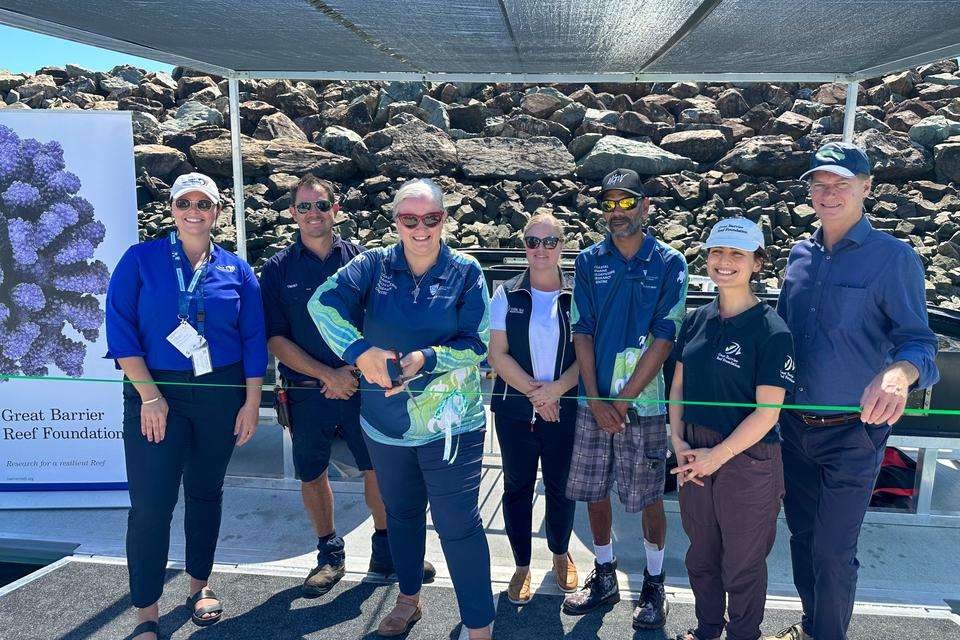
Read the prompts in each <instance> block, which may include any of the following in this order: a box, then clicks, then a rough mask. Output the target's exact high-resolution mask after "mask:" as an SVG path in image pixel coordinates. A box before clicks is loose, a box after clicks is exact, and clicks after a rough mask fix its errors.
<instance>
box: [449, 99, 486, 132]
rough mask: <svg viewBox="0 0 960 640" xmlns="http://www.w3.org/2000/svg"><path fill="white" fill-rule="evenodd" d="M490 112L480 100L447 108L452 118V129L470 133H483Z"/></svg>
mask: <svg viewBox="0 0 960 640" xmlns="http://www.w3.org/2000/svg"><path fill="white" fill-rule="evenodd" d="M488 112H489V110H488V109H487V106H486V105H485V104H483V103H482V102H480V101H479V100H470V102H468V103H467V104H451V105H448V106H447V116H448V117H449V118H450V127H451V128H453V129H461V130H463V131H468V132H470V133H480V132H481V131H483V126H484V123H485V122H486V119H487V114H488Z"/></svg>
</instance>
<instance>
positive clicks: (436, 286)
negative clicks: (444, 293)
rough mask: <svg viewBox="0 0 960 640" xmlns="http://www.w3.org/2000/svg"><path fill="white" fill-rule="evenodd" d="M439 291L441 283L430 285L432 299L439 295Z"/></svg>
mask: <svg viewBox="0 0 960 640" xmlns="http://www.w3.org/2000/svg"><path fill="white" fill-rule="evenodd" d="M437 291H440V284H439V283H437V284H432V285H430V297H433V296H435V295H437Z"/></svg>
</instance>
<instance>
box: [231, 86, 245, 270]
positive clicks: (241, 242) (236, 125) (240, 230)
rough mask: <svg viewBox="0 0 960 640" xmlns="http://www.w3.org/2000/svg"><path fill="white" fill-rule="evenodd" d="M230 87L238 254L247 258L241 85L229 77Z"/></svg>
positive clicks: (234, 206) (234, 209) (234, 213)
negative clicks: (241, 141)
mask: <svg viewBox="0 0 960 640" xmlns="http://www.w3.org/2000/svg"><path fill="white" fill-rule="evenodd" d="M227 86H228V87H229V89H230V146H231V149H232V152H231V155H232V156H233V223H234V226H235V227H236V229H237V255H238V256H240V258H241V259H242V260H246V259H247V227H246V223H245V221H246V216H245V215H244V210H243V149H242V148H241V147H240V86H239V82H238V81H237V79H236V78H234V77H231V78H228V79H227Z"/></svg>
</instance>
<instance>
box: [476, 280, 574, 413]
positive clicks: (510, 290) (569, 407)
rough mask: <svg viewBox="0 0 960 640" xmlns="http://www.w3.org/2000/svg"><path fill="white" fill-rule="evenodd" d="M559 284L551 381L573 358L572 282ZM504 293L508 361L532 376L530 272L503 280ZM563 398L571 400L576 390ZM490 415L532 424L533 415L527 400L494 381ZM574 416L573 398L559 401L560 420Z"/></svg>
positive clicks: (565, 368) (570, 363) (498, 381)
mask: <svg viewBox="0 0 960 640" xmlns="http://www.w3.org/2000/svg"><path fill="white" fill-rule="evenodd" d="M562 278H563V284H562V285H561V289H560V296H559V298H558V299H557V305H558V306H559V309H558V311H559V312H560V313H559V314H558V315H559V316H560V340H559V342H558V343H557V359H556V363H555V364H554V370H553V379H554V380H556V379H557V378H559V377H560V375H561V374H562V373H563V372H564V371H566V370H567V369H569V368H570V366H571V365H572V364H573V363H574V362H575V361H576V359H577V356H576V353H575V352H574V350H573V332H572V331H571V329H570V304H571V302H572V300H573V281H572V280H571V279H570V278H568V277H567V276H566V275H563V276H562ZM501 286H502V287H503V289H504V291H506V293H507V319H506V329H507V331H506V333H507V346H508V352H509V353H510V357H512V358H513V359H514V360H516V361H517V364H519V365H520V367H521V368H522V369H523V370H524V371H526V372H527V374H528V375H530V376H533V358H532V357H531V355H530V316H531V315H532V313H533V294H532V293H531V292H530V270H529V269H526V270H524V272H523V273H521V274H519V275H517V276H515V277H514V278H511V279H510V280H507V281H506V282H504V283H503V284H502V285H501ZM565 395H570V396H575V395H576V387H574V388H572V389H571V390H570V391H568V392H567V394H565ZM490 411H492V412H494V413H497V414H498V415H502V416H504V417H507V418H511V419H514V420H528V421H530V422H533V421H534V419H535V412H534V409H533V405H532V404H530V401H529V400H527V397H526V396H525V395H524V394H523V393H521V392H520V391H518V390H517V389H514V388H513V387H511V386H510V385H508V384H507V383H506V382H505V381H504V380H503V378H501V377H499V376H498V377H497V379H496V381H495V382H494V383H493V396H492V398H491V400H490ZM576 414H577V400H576V398H575V397H570V398H563V399H561V400H560V419H561V420H573V419H574V418H575V416H576Z"/></svg>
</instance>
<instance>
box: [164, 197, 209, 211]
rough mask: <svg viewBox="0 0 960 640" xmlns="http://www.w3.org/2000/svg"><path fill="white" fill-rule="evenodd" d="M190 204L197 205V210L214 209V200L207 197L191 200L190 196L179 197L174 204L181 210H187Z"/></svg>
mask: <svg viewBox="0 0 960 640" xmlns="http://www.w3.org/2000/svg"><path fill="white" fill-rule="evenodd" d="M190 205H196V207H197V211H210V209H213V202H212V201H210V200H206V199H201V200H190V199H188V198H177V199H176V200H174V201H173V206H174V208H176V209H179V210H180V211H186V210H187V209H189V208H190Z"/></svg>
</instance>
